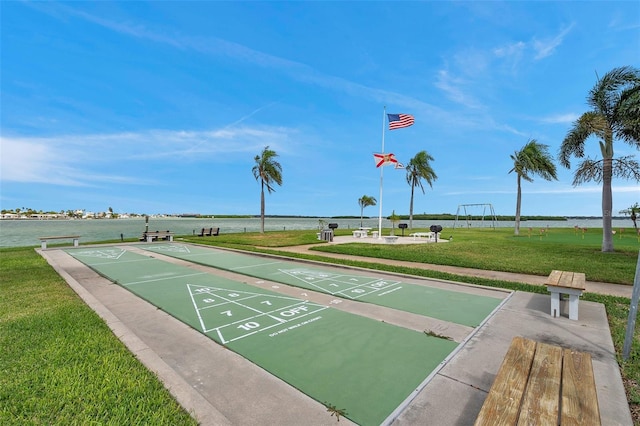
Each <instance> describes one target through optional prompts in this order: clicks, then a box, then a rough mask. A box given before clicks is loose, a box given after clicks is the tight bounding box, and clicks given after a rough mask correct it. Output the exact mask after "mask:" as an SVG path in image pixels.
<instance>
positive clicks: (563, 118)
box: [540, 112, 580, 124]
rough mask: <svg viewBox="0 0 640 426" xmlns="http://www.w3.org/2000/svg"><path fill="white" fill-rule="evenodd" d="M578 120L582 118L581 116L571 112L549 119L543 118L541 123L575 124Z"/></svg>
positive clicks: (548, 117)
mask: <svg viewBox="0 0 640 426" xmlns="http://www.w3.org/2000/svg"><path fill="white" fill-rule="evenodd" d="M578 118H580V114H576V113H573V112H569V113H566V114H555V115H549V116H547V117H542V118H540V121H541V122H543V123H552V124H571V123H573V122H575V121H576V120H577V119H578Z"/></svg>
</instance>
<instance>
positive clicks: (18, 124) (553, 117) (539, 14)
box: [0, 1, 640, 216]
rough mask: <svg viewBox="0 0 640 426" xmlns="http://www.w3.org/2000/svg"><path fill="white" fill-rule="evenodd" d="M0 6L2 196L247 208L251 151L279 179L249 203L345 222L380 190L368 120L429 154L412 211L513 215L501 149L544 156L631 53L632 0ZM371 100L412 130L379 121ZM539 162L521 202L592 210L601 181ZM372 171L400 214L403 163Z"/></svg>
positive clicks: (387, 204)
mask: <svg viewBox="0 0 640 426" xmlns="http://www.w3.org/2000/svg"><path fill="white" fill-rule="evenodd" d="M0 14H1V20H2V21H1V24H2V25H1V27H2V29H1V30H0V31H1V43H2V44H1V52H2V53H1V55H2V61H1V67H2V68H1V77H0V78H1V80H0V89H1V105H0V106H1V110H0V114H1V116H0V118H1V129H0V130H1V138H2V139H1V147H0V148H1V151H0V154H1V161H2V162H1V166H2V168H1V182H0V183H1V188H0V189H1V195H0V206H1V207H2V208H3V209H14V208H22V207H30V208H34V209H36V210H39V209H42V210H47V211H48V210H53V211H59V210H67V209H86V210H90V211H104V210H107V209H108V208H109V207H111V208H113V210H114V211H116V212H119V213H124V212H137V213H147V214H155V213H186V212H195V213H202V214H219V215H221V214H259V212H260V185H259V183H258V182H256V180H255V179H254V177H253V174H252V171H251V169H252V167H253V165H254V157H255V156H256V155H257V154H259V153H260V152H261V151H262V149H263V148H264V147H265V146H269V147H271V149H273V150H275V151H276V152H277V153H278V154H279V157H278V160H279V161H280V163H281V165H282V169H283V185H282V186H280V187H276V191H275V192H274V193H272V194H268V195H267V198H266V213H267V214H275V215H285V214H292V215H311V216H336V215H354V216H359V214H360V209H359V207H358V203H357V200H358V198H360V197H361V196H362V195H369V196H373V197H375V198H377V199H378V201H380V180H381V179H380V175H381V174H380V169H377V168H376V167H375V164H374V160H373V154H374V153H378V152H381V150H382V138H383V134H384V146H385V152H387V153H394V154H395V155H396V157H397V158H398V160H399V161H400V162H402V163H406V162H408V161H409V159H410V158H411V157H413V156H414V155H415V154H416V153H418V152H419V151H422V150H426V151H427V152H428V153H429V154H430V155H432V156H433V157H434V159H435V161H434V162H433V163H432V166H433V168H434V170H435V172H436V174H437V175H438V179H437V180H436V181H435V182H434V185H433V188H432V189H431V188H429V187H428V186H427V187H426V188H425V189H426V191H425V192H426V193H425V194H424V195H423V194H422V192H420V191H419V190H418V192H416V195H415V202H414V203H415V205H414V213H423V212H426V213H452V214H455V213H456V210H457V207H458V205H460V204H472V203H491V204H493V206H494V209H495V212H496V214H499V215H513V214H515V202H516V176H515V175H514V174H509V173H508V172H509V170H510V169H511V168H512V165H513V164H512V160H511V159H510V157H509V156H510V155H511V154H513V153H514V151H516V150H518V149H520V148H521V147H522V146H524V145H525V144H526V143H527V141H528V140H529V139H532V138H534V139H537V140H538V142H540V143H543V144H547V145H549V151H550V152H551V153H552V154H553V155H554V156H555V155H556V154H557V152H558V149H559V147H560V144H561V142H562V140H563V138H564V136H565V135H566V133H567V130H568V129H569V128H570V127H571V124H572V122H573V121H574V120H575V119H576V118H578V117H579V115H580V114H582V113H583V112H585V111H587V110H588V109H589V107H588V105H587V104H586V96H587V94H588V91H589V90H590V89H591V88H592V87H593V85H594V84H595V82H596V78H597V75H603V74H604V73H606V72H607V71H609V70H611V69H612V68H614V67H618V66H623V65H631V66H635V67H638V66H639V65H640V54H639V52H640V3H639V2H637V1H629V2H615V1H607V2H605V1H602V2H568V1H567V2H494V1H491V2H439V1H438V2H435V1H434V2H356V1H354V2H170V1H168V2H167V1H165V2H67V3H57V2H6V1H5V2H2V3H1V4H0ZM385 106H386V112H387V113H407V114H412V115H414V117H415V124H414V125H413V126H411V127H408V128H404V129H397V130H393V131H389V130H385V131H384V133H383V130H382V129H383V127H385V128H388V127H387V126H388V124H387V123H386V121H384V122H383V118H384V116H383V111H384V109H383V108H384V107H385ZM587 147H588V149H587V154H588V155H590V156H591V157H592V158H599V157H600V156H599V149H598V142H597V140H596V139H590V140H589V141H588V142H587ZM615 153H616V156H622V155H631V154H636V159H638V155H637V154H638V153H637V151H636V150H633V149H632V148H631V147H630V146H629V145H626V144H624V143H622V142H619V141H618V142H616V143H615ZM577 164H578V161H577V160H575V159H574V160H573V161H572V166H573V168H575V166H576V165H577ZM557 165H558V171H559V173H558V176H559V179H558V181H554V182H547V181H544V180H543V179H542V178H535V180H534V182H533V183H528V182H524V183H523V199H522V214H524V215H569V216H571V215H591V216H599V215H601V186H600V185H599V184H596V183H589V184H584V185H582V186H579V187H573V186H572V181H573V172H574V170H573V169H571V170H567V169H564V168H562V167H561V166H560V164H559V163H557ZM383 173H384V179H383V185H382V187H383V191H382V194H383V195H382V212H383V215H389V214H391V212H392V210H395V212H396V213H398V214H408V212H409V199H410V186H409V185H408V184H407V182H406V179H405V171H404V170H396V169H393V168H392V167H385V168H384V169H383ZM613 200H614V201H613V204H614V213H617V212H618V211H619V210H622V209H625V208H627V207H629V206H631V205H632V204H633V203H635V202H638V201H640V186H639V185H638V184H637V183H636V182H633V181H624V180H614V183H613ZM365 215H369V216H377V215H378V207H368V208H367V209H365Z"/></svg>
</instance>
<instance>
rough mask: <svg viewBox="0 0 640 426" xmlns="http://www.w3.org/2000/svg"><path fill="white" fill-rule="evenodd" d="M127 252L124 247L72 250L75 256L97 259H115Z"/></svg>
mask: <svg viewBox="0 0 640 426" xmlns="http://www.w3.org/2000/svg"><path fill="white" fill-rule="evenodd" d="M125 252H126V250H123V249H117V248H113V249H94V250H82V251H74V252H71V255H72V256H74V257H93V258H96V259H113V260H118V259H120V257H121V256H122V255H123V254H124V253H125Z"/></svg>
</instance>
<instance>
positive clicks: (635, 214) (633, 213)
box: [619, 203, 640, 232]
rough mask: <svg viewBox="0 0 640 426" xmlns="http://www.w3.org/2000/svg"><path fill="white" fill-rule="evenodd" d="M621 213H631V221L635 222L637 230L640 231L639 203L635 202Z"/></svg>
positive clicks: (634, 225)
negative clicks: (639, 224) (639, 226)
mask: <svg viewBox="0 0 640 426" xmlns="http://www.w3.org/2000/svg"><path fill="white" fill-rule="evenodd" d="M619 213H620V214H624V215H629V216H630V217H631V221H632V222H633V227H634V228H635V230H636V232H637V231H638V222H637V219H638V213H640V205H638V203H635V204H634V205H632V206H631V207H629V208H628V209H624V210H620V212H619Z"/></svg>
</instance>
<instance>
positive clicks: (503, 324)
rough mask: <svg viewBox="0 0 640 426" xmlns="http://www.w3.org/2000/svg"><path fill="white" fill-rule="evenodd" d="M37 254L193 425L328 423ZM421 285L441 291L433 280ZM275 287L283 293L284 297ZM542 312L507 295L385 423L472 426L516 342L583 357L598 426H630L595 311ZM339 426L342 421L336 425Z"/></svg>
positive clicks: (248, 371) (601, 312)
mask: <svg viewBox="0 0 640 426" xmlns="http://www.w3.org/2000/svg"><path fill="white" fill-rule="evenodd" d="M38 252H40V254H41V255H42V256H43V257H44V258H45V259H46V260H47V261H48V262H49V263H50V264H51V265H52V266H53V267H54V268H55V269H56V271H58V273H59V274H60V275H61V276H62V277H63V278H64V279H65V280H66V281H67V282H68V283H69V285H70V286H71V287H72V288H73V289H74V290H75V291H76V292H77V293H78V294H79V295H80V297H81V298H82V299H83V300H84V301H85V302H86V303H87V304H88V305H89V306H90V307H91V308H92V309H93V310H95V311H96V312H97V313H98V314H99V315H100V316H101V317H102V318H103V319H104V320H105V322H106V323H107V324H108V326H109V327H111V329H112V330H113V332H114V334H115V335H116V336H118V337H119V338H120V339H121V340H122V341H123V342H124V343H125V344H126V345H127V346H128V347H129V349H130V350H131V351H132V352H133V353H134V354H135V355H136V357H137V358H138V359H140V361H141V362H143V363H144V364H145V365H146V366H147V367H148V368H149V369H150V370H151V371H153V372H155V373H156V374H157V375H158V377H159V378H160V379H161V380H162V381H163V382H164V383H165V386H166V387H167V388H168V389H169V390H170V391H171V392H172V394H173V395H174V396H175V397H176V399H177V400H178V401H179V402H180V404H181V405H183V406H184V407H185V408H186V409H187V410H188V411H190V412H191V413H192V415H193V416H194V417H195V418H197V419H198V421H199V422H200V423H201V424H203V425H225V424H233V425H271V424H280V425H300V424H305V425H326V424H336V418H335V417H331V416H330V413H328V412H327V409H326V407H325V406H324V405H322V404H320V403H318V402H316V401H314V400H313V399H311V398H309V397H308V396H306V395H304V394H302V393H300V392H299V391H297V390H296V389H294V388H293V387H291V386H289V385H288V384H286V383H284V382H282V381H281V380H279V379H278V378H276V377H274V376H272V375H271V374H269V373H268V372H266V371H265V370H263V369H261V368H260V367H258V366H256V365H254V364H252V363H251V362H249V361H247V360H246V359H244V358H242V357H241V356H239V355H237V354H235V353H233V352H231V351H229V350H226V349H224V348H223V347H222V346H220V345H218V344H216V343H215V342H214V341H212V340H210V339H209V338H207V337H206V336H204V335H202V334H201V333H199V332H198V331H196V330H194V329H192V328H190V327H188V326H187V325H185V324H183V323H182V322H180V321H178V320H176V319H174V318H173V317H171V316H169V315H167V314H166V313H164V312H162V311H160V310H158V309H157V308H156V307H155V306H152V305H150V304H149V303H147V302H145V301H144V300H142V299H140V298H138V297H136V296H135V295H133V294H132V293H130V292H129V291H127V290H125V289H123V288H122V287H120V286H119V285H116V284H113V283H111V282H110V281H108V280H106V279H105V278H103V277H101V276H99V275H97V274H96V273H95V272H93V271H92V270H91V269H89V268H88V267H86V266H85V265H83V264H82V263H80V262H78V261H77V260H75V259H74V258H72V257H71V256H69V255H67V254H66V253H65V252H64V251H62V250H57V249H53V250H52V249H49V250H45V251H42V250H38ZM173 261H176V262H181V261H177V260H173ZM325 266H326V265H325ZM193 267H194V268H206V267H203V266H196V265H194V266H193ZM336 268H340V267H337V266H336ZM207 270H208V271H209V272H210V273H213V274H225V275H227V276H230V275H229V274H231V273H228V272H222V271H217V270H215V269H213V268H208V269H207ZM371 273H372V274H374V275H376V276H377V275H380V276H382V277H384V276H388V275H389V274H383V273H379V272H377V271H375V272H374V271H372V272H371ZM239 277H242V276H236V279H237V278H239ZM242 280H243V282H247V283H248V284H252V285H258V284H257V281H258V280H254V279H252V278H249V277H242ZM416 280H418V279H416ZM254 281H256V282H254ZM422 281H425V282H428V281H434V282H435V283H436V284H437V285H439V286H441V285H443V282H442V281H436V280H422ZM266 284H269V283H266ZM280 286H281V287H282V288H283V291H292V290H293V289H289V290H287V289H286V286H284V285H282V284H280ZM317 297H321V295H318V296H317ZM341 305H345V309H351V310H352V312H354V313H358V314H361V315H365V316H369V317H372V318H376V317H378V318H387V317H388V318H396V319H395V320H394V321H395V322H398V323H403V322H405V323H406V324H407V326H408V327H412V326H411V324H415V326H414V327H424V324H425V323H426V322H427V321H429V320H428V319H427V318H423V320H424V322H421V321H420V320H419V319H416V318H415V315H411V314H407V316H406V318H405V315H404V313H402V312H398V311H393V310H388V309H387V308H381V307H379V306H372V305H369V304H361V303H357V302H353V303H351V304H350V305H351V306H352V307H351V308H349V307H348V306H349V304H341ZM549 308H550V297H549V296H548V295H537V294H530V293H521V292H515V293H513V294H512V295H511V296H510V297H508V298H507V299H506V301H505V302H504V304H503V305H502V306H501V308H499V309H498V310H497V311H496V312H495V313H494V315H493V316H492V317H490V318H489V319H488V321H487V322H486V323H484V324H483V325H482V326H481V327H479V328H478V329H476V330H475V331H472V332H471V334H470V335H467V336H466V337H463V336H458V337H459V339H460V340H461V341H462V343H461V345H460V346H459V348H458V351H457V352H456V353H455V354H454V355H453V356H452V357H451V358H450V359H449V361H448V362H447V363H446V364H445V365H444V366H443V367H442V368H441V369H440V370H439V371H438V372H437V373H436V374H435V375H434V376H433V377H432V379H431V380H430V381H429V382H428V383H427V384H426V386H425V387H424V388H423V389H422V390H421V391H420V392H417V393H416V395H415V398H414V399H413V400H411V401H408V403H407V406H406V408H404V409H403V410H402V411H401V412H398V413H396V414H397V417H396V418H395V419H393V420H390V423H391V424H394V425H418V424H420V425H439V426H440V425H443V426H444V425H467V424H472V423H473V421H474V419H475V417H476V415H477V414H478V412H479V411H480V407H481V406H482V403H483V401H484V399H485V397H486V394H487V392H488V390H489V388H490V386H491V383H492V382H493V379H494V377H495V374H496V372H497V370H498V368H499V366H500V363H501V362H502V359H503V357H504V354H505V353H506V351H507V348H508V346H509V344H510V342H511V339H512V338H513V337H514V336H524V337H527V338H530V339H534V340H538V341H542V342H548V343H552V344H556V345H559V346H563V347H571V348H575V349H578V350H581V351H586V352H589V353H591V355H592V358H593V366H594V372H595V380H596V386H597V389H598V401H599V405H600V412H601V417H602V422H603V424H604V425H631V424H632V419H631V414H630V411H629V406H628V404H627V399H626V395H625V392H624V387H623V385H622V380H621V377H620V371H619V368H618V365H617V363H616V359H615V352H614V348H613V342H612V340H611V336H610V332H609V326H608V322H607V318H606V313H605V309H604V306H603V305H601V304H598V303H592V302H585V301H582V302H581V303H580V316H579V320H578V321H572V320H569V319H568V318H567V317H566V314H567V313H566V312H563V315H565V316H562V317H560V318H555V319H554V318H552V317H551V316H550V315H549ZM458 332H460V330H458ZM456 340H458V339H456ZM339 424H351V423H350V422H349V421H348V420H347V419H344V418H341V419H340V423H339Z"/></svg>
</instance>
